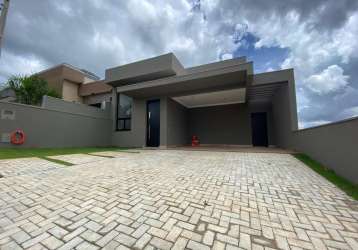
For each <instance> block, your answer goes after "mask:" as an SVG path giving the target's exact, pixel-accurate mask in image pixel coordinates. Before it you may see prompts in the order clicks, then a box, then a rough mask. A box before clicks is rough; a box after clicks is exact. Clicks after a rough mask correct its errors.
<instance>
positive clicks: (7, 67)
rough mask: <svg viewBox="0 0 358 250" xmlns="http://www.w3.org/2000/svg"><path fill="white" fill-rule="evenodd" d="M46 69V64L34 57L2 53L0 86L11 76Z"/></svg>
mask: <svg viewBox="0 0 358 250" xmlns="http://www.w3.org/2000/svg"><path fill="white" fill-rule="evenodd" d="M46 67H48V64H47V63H46V62H44V61H43V60H41V59H39V58H37V57H35V56H29V57H24V56H20V55H14V54H11V53H8V52H7V51H2V53H1V59H0V85H1V84H3V83H4V82H5V81H6V80H7V78H9V77H10V76H12V75H17V74H32V73H36V72H38V71H41V70H43V69H45V68H46Z"/></svg>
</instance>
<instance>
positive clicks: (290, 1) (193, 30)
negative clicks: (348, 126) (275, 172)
mask: <svg viewBox="0 0 358 250" xmlns="http://www.w3.org/2000/svg"><path fill="white" fill-rule="evenodd" d="M0 1H1V0H0ZM357 41H358V1H357V0H310V1H307V0H301V1H300V0H285V1H278V0H221V1H220V0H201V1H200V0H172V1H170V0H106V1H103V0H61V1H49V0H31V1H24V0H11V2H10V9H9V13H8V18H7V23H6V28H5V38H4V41H3V48H2V51H1V58H0V84H1V83H4V82H6V79H7V78H8V77H9V76H11V75H14V74H31V73H35V72H38V71H40V70H43V69H46V68H48V67H51V66H54V65H57V64H60V63H64V62H65V63H69V64H72V65H74V66H76V67H78V68H83V69H86V70H89V71H91V72H93V73H95V74H97V75H98V76H100V77H101V78H103V77H104V72H105V69H106V68H110V67H114V66H118V65H121V64H125V63H130V62H133V61H137V60H140V59H145V58H148V57H153V56H157V55H160V54H164V53H168V52H173V53H175V55H176V56H177V57H178V58H179V60H180V61H181V62H182V63H183V65H184V66H185V67H190V66H195V65H199V64H205V63H210V62H215V61H219V60H224V59H229V58H233V57H239V56H246V57H247V58H248V59H249V60H252V61H253V62H254V70H255V73H259V72H265V71H272V70H279V69H287V68H294V70H295V79H296V94H297V109H298V117H299V127H300V128H304V127H311V126H317V125H320V124H324V123H329V122H334V121H337V120H341V119H345V118H350V117H353V116H357V115H358V81H357V79H358V70H357V69H358V42H357Z"/></svg>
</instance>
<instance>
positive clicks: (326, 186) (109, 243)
mask: <svg viewBox="0 0 358 250" xmlns="http://www.w3.org/2000/svg"><path fill="white" fill-rule="evenodd" d="M28 162H30V161H29V160H28ZM48 164H50V165H51V164H53V163H48ZM32 166H33V169H34V172H33V173H32V174H23V175H14V176H10V177H6V178H1V179H0V249H16V248H29V249H43V248H50V249H57V248H59V249H74V248H76V249H97V248H106V249H116V248H118V249H127V248H130V249H142V248H145V249H155V248H158V249H170V248H172V249H183V248H187V249H209V248H213V249H239V248H240V249H264V248H265V249H275V248H281V249H358V205H357V204H356V203H354V202H353V201H352V200H351V199H349V198H348V197H347V196H346V195H345V194H343V193H342V192H341V191H340V190H338V189H337V188H335V187H334V186H333V185H332V184H330V183H329V182H327V181H326V180H324V179H323V178H321V177H320V176H318V175H317V174H315V173H314V172H312V171H311V170H310V169H308V168H307V167H305V166H304V165H303V164H301V163H300V162H299V161H297V160H296V159H294V158H293V157H292V156H290V155H287V154H269V153H238V152H231V153H230V152H198V151H174V150H168V151H142V152H141V153H140V154H123V155H122V156H119V157H118V158H103V160H100V161H95V162H92V163H86V164H82V165H76V166H71V167H60V168H59V167H57V168H53V169H52V170H50V171H41V170H38V169H37V166H36V164H33V165H32ZM1 171H2V165H1V164H0V173H1Z"/></svg>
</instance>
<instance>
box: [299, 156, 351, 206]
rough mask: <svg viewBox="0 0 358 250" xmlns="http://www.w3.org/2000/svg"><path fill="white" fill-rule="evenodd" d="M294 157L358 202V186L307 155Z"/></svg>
mask: <svg viewBox="0 0 358 250" xmlns="http://www.w3.org/2000/svg"><path fill="white" fill-rule="evenodd" d="M294 156H295V157H296V158H297V159H298V160H300V161H302V162H303V163H305V164H306V165H307V166H308V167H310V168H311V169H313V170H314V171H316V172H317V173H319V174H320V175H322V176H323V177H325V178H326V179H327V180H329V181H330V182H332V183H333V184H334V185H336V186H337V187H339V188H340V189H342V190H343V191H344V192H346V193H347V194H348V195H349V196H351V197H352V198H353V199H355V200H358V185H354V184H353V183H351V182H350V181H348V180H347V179H345V178H343V177H341V176H339V175H337V174H336V173H335V172H334V171H332V170H330V169H327V168H326V167H324V166H323V165H321V164H320V163H318V162H316V161H315V160H313V159H312V158H310V157H309V156H307V155H305V154H294Z"/></svg>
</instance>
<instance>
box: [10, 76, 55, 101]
mask: <svg viewBox="0 0 358 250" xmlns="http://www.w3.org/2000/svg"><path fill="white" fill-rule="evenodd" d="M6 85H7V86H8V87H9V88H10V89H12V90H13V91H14V92H15V94H16V99H17V102H20V103H23V104H29V105H39V104H40V103H41V101H42V96H44V95H48V96H53V97H57V98H61V96H60V95H59V94H58V93H57V92H56V91H55V90H54V89H51V88H49V86H48V83H47V82H46V81H45V80H43V79H41V78H39V77H38V76H36V75H32V76H26V75H25V76H12V77H10V78H9V80H8V81H7V83H6Z"/></svg>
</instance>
